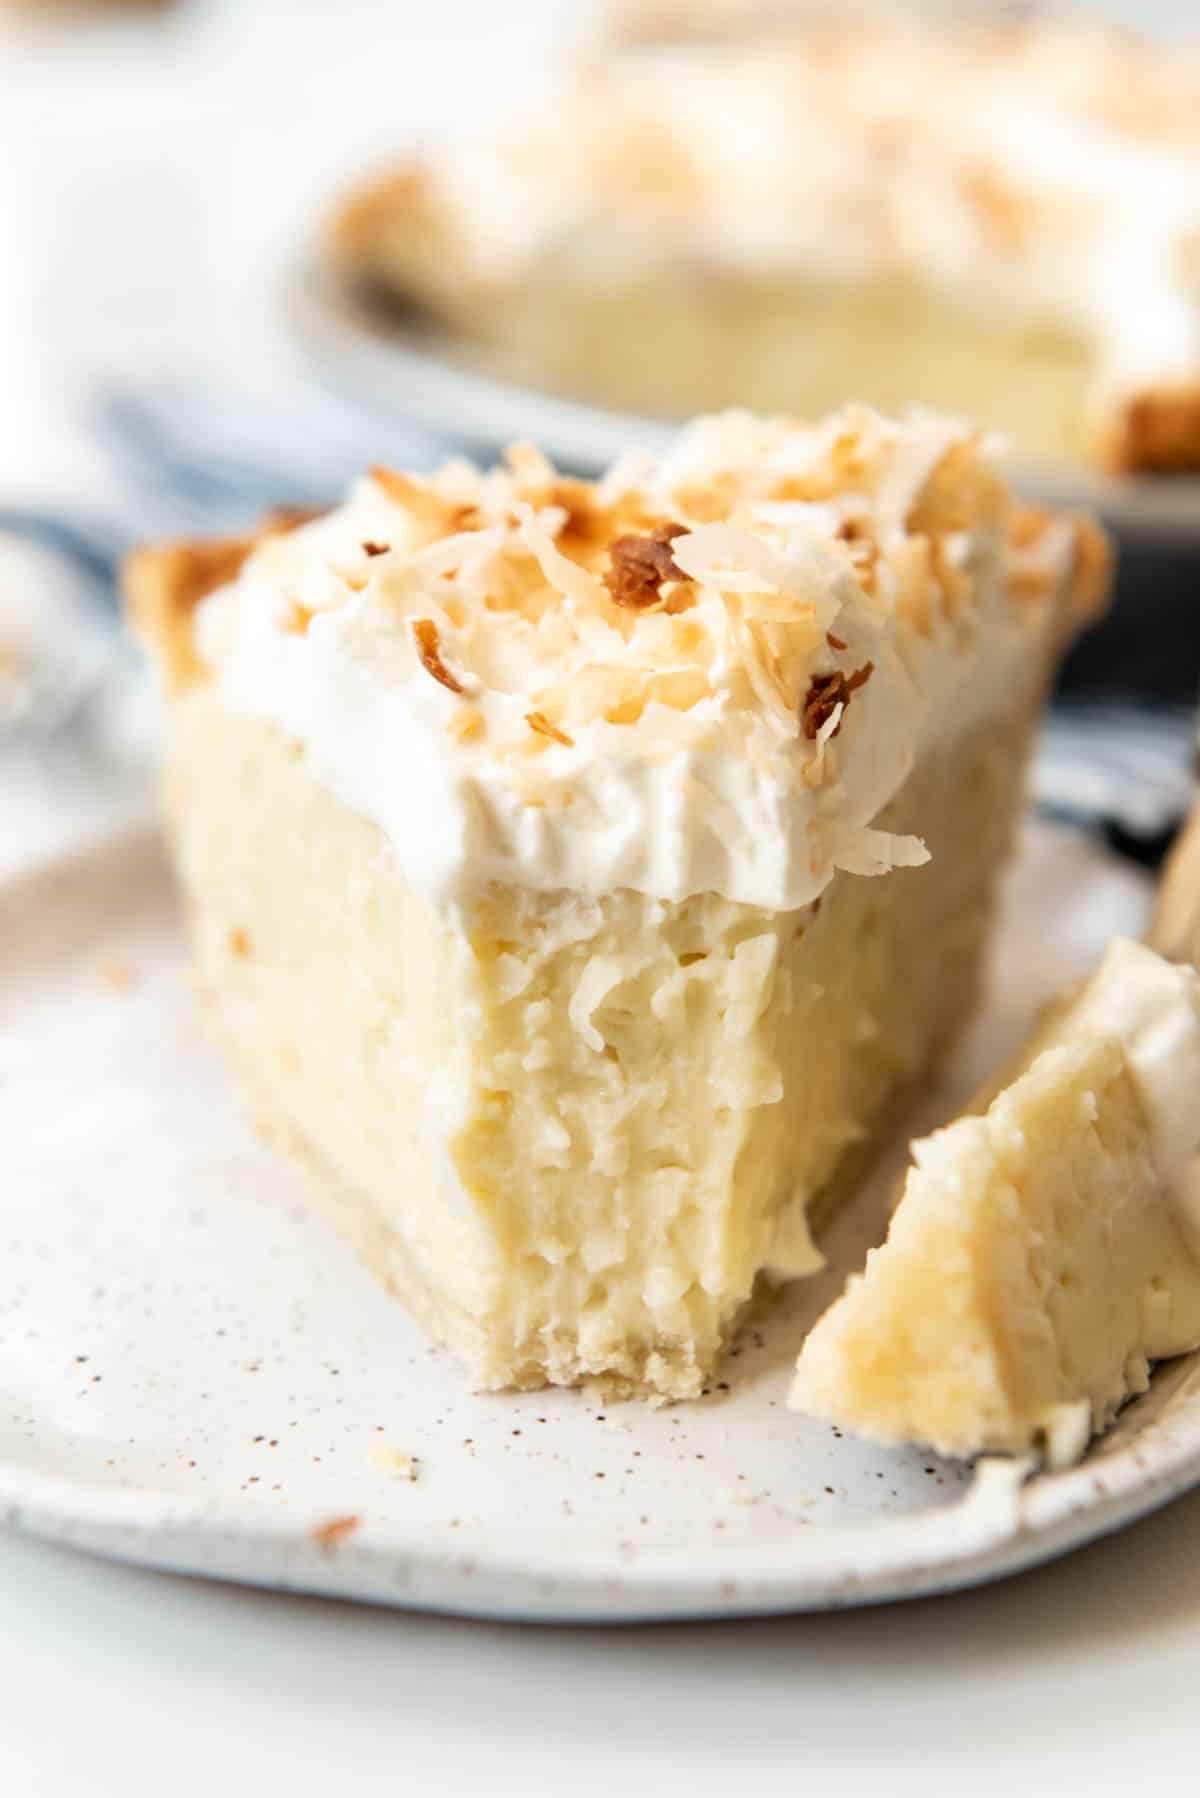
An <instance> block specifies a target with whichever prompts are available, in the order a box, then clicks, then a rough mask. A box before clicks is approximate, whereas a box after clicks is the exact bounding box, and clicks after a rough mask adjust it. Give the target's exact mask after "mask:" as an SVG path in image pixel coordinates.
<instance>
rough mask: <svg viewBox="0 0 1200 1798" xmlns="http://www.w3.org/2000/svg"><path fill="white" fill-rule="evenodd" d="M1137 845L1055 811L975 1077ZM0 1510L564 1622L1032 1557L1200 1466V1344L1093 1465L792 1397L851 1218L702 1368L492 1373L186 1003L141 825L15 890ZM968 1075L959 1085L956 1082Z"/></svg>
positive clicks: (1129, 877)
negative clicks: (506, 1388)
mask: <svg viewBox="0 0 1200 1798" xmlns="http://www.w3.org/2000/svg"><path fill="white" fill-rule="evenodd" d="M1144 904H1145V896H1144V891H1143V888H1142V885H1141V882H1140V880H1139V878H1138V877H1137V876H1136V875H1134V874H1132V873H1130V872H1129V871H1127V870H1126V869H1125V868H1123V867H1122V866H1120V865H1118V864H1117V863H1115V862H1113V861H1111V860H1109V859H1108V858H1107V857H1105V856H1104V855H1103V853H1102V852H1101V851H1100V850H1098V849H1096V848H1094V847H1092V846H1091V845H1089V844H1088V843H1087V842H1085V841H1084V840H1083V839H1082V838H1080V837H1076V836H1072V835H1069V834H1066V833H1064V832H1058V831H1052V830H1050V829H1049V828H1048V827H1045V826H1038V827H1034V828H1033V829H1032V830H1031V832H1030V833H1029V835H1028V836H1027V838H1026V842H1025V845H1024V851H1023V855H1022V858H1021V861H1020V864H1019V867H1018V870H1017V873H1016V876H1015V878H1014V881H1013V883H1012V886H1011V890H1010V893H1009V903H1008V908H1007V918H1006V924H1005V928H1004V931H1003V937H1002V941H1001V944H1000V949H999V962H998V969H997V979H996V982H995V989H994V990H995V991H996V993H997V995H999V997H998V999H997V1002H996V1003H995V1004H994V1005H993V1006H992V1008H991V1010H990V1012H989V1014H988V1016H987V1018H986V1019H985V1020H984V1022H983V1024H982V1026H981V1028H980V1029H979V1031H978V1032H977V1033H976V1036H975V1038H974V1040H973V1042H972V1043H971V1044H970V1046H969V1048H968V1051H967V1052H966V1053H965V1054H964V1056H963V1057H962V1060H961V1063H960V1065H959V1066H958V1067H957V1068H956V1070H955V1079H954V1086H955V1088H956V1089H961V1088H965V1087H967V1086H969V1085H970V1084H971V1083H972V1082H973V1080H974V1079H975V1077H976V1075H977V1074H978V1073H979V1071H980V1069H981V1067H982V1066H983V1065H985V1064H986V1063H988V1062H989V1061H991V1060H993V1059H994V1057H995V1056H996V1055H997V1054H999V1053H1001V1052H1004V1051H1006V1050H1007V1049H1008V1048H1009V1047H1010V1046H1011V1045H1012V1044H1013V1043H1014V1042H1015V1040H1016V1039H1017V1037H1018V1035H1019V1033H1020V1032H1021V1030H1022V1029H1023V1027H1024V1024H1025V1022H1026V1020H1027V1018H1028V1016H1029V1013H1030V1011H1031V1009H1032V1006H1033V1004H1034V1002H1035V1000H1036V999H1037V998H1038V997H1039V996H1040V995H1041V994H1043V993H1045V992H1046V991H1048V990H1049V989H1051V988H1052V987H1054V986H1056V985H1058V984H1059V983H1061V981H1063V980H1065V979H1068V978H1070V977H1071V976H1072V975H1074V974H1075V973H1076V972H1078V971H1082V970H1083V969H1084V968H1086V967H1087V966H1089V965H1090V964H1091V962H1092V961H1093V960H1094V959H1095V956H1096V954H1097V953H1098V950H1099V948H1100V946H1101V944H1102V942H1103V941H1104V939H1105V938H1106V937H1107V935H1108V934H1109V933H1110V932H1111V931H1113V930H1117V929H1125V930H1129V929H1135V930H1136V929H1137V928H1139V927H1140V924H1141V920H1142V914H1143V909H1144ZM0 958H2V960H0V1140H2V1141H3V1143H4V1175H3V1185H2V1189H0V1190H2V1212H0V1243H2V1247H0V1514H3V1515H4V1516H6V1517H7V1518H8V1519H9V1521H10V1522H11V1523H13V1524H14V1525H16V1526H17V1527H19V1528H22V1529H26V1530H29V1531H32V1532H34V1533H36V1534H39V1535H42V1536H45V1537H49V1538H52V1539H54V1540H57V1541H61V1542H66V1543H70V1544H73V1545H75V1546H77V1547H80V1548H84V1549H89V1550H92V1551H95V1552H97V1553H101V1554H107V1555H113V1556H118V1557H121V1558H124V1559H128V1560H131V1561H138V1562H142V1563H145V1564H147V1565H151V1566H159V1567H168V1568H175V1569H182V1570H185V1571H188V1572H193V1573H203V1574H210V1575H217V1576H221V1577H225V1578H229V1579H236V1580H245V1581H253V1582H257V1583H261V1584H263V1585H268V1586H279V1587H292V1588H303V1589H307V1590H312V1591H318V1592H327V1593H338V1594H342V1595H345V1596H349V1597H355V1598H363V1599H371V1600H376V1601H379V1602H383V1603H392V1604H402V1605H419V1606H428V1607H433V1608H436V1609H440V1610H446V1611H459V1612H466V1613H476V1614H490V1615H503V1616H511V1617H527V1618H548V1619H559V1620H585V1619H609V1620H626V1619H633V1618H662V1617H682V1616H697V1615H716V1614H737V1613H750V1612H766V1611H783V1610H790V1609H802V1608H818V1607H823V1606H834V1605H846V1604H854V1603H860V1602H865V1601H868V1600H876V1599H887V1598H898V1597H903V1596H910V1595H914V1594H917V1593H922V1592H929V1591H932V1590H937V1589H946V1588H949V1587H953V1586H956V1585H963V1584H967V1583H971V1582H976V1581H979V1580H983V1579H988V1578H991V1577H993V1576H995V1575H997V1574H1001V1573H1005V1572H1010V1571H1012V1570H1013V1569H1015V1568H1018V1567H1023V1566H1026V1565H1028V1564H1029V1563H1031V1562H1035V1561H1038V1560H1041V1559H1044V1558H1046V1557H1048V1556H1051V1555H1054V1554H1057V1553H1060V1552H1061V1551H1062V1550H1064V1549H1067V1548H1069V1547H1072V1546H1073V1545H1075V1544H1077V1543H1079V1542H1082V1541H1085V1540H1087V1539H1088V1538H1090V1537H1093V1536H1095V1535H1097V1534H1099V1533H1101V1532H1103V1531H1105V1530H1110V1529H1113V1528H1115V1527H1116V1526H1117V1525H1119V1524H1121V1523H1124V1522H1127V1521H1128V1520H1129V1519H1131V1518H1133V1517H1136V1516H1138V1515H1139V1514H1140V1513H1142V1512H1144V1511H1146V1510H1148V1509H1149V1508H1151V1507H1152V1506H1154V1505H1156V1504H1159V1503H1161V1502H1162V1501H1163V1500H1165V1499H1167V1498H1169V1497H1170V1496H1171V1495H1172V1494H1174V1493H1176V1492H1179V1491H1182V1490H1183V1488H1184V1487H1185V1486H1187V1485H1188V1484H1190V1483H1193V1482H1196V1481H1200V1368H1196V1367H1194V1366H1193V1365H1192V1364H1191V1363H1188V1362H1180V1363H1177V1364H1175V1365H1174V1366H1172V1367H1170V1368H1167V1369H1165V1370H1164V1371H1163V1372H1161V1373H1160V1374H1159V1376H1158V1377H1157V1379H1156V1380H1155V1382H1154V1385H1153V1388H1152V1390H1151V1392H1150V1393H1149V1394H1148V1395H1147V1396H1146V1397H1145V1398H1143V1399H1142V1400H1140V1401H1139V1402H1138V1403H1137V1404H1135V1405H1133V1406H1131V1407H1130V1408H1129V1409H1128V1410H1127V1411H1126V1413H1125V1414H1124V1416H1123V1417H1122V1419H1121V1421H1120V1423H1119V1426H1118V1427H1117V1428H1116V1429H1115V1430H1114V1431H1113V1433H1112V1434H1111V1435H1110V1437H1109V1438H1108V1439H1107V1441H1106V1442H1104V1443H1103V1444H1102V1445H1101V1446H1100V1447H1099V1448H1097V1449H1096V1450H1095V1451H1094V1452H1093V1454H1092V1455H1091V1456H1090V1457H1089V1459H1088V1460H1087V1462H1086V1463H1085V1464H1084V1465H1083V1466H1082V1467H1080V1468H1078V1469H1076V1470H1075V1471H1072V1472H1069V1473H1066V1474H1059V1475H1054V1476H1043V1477H1035V1478H1033V1479H1031V1480H1029V1481H1028V1482H1026V1483H1024V1484H1022V1481H1021V1473H1020V1470H1019V1469H1016V1468H1014V1466H1013V1465H1012V1464H1011V1463H1002V1462H993V1463H989V1464H987V1465H986V1467H985V1469H984V1473H983V1477H982V1478H979V1477H977V1476H976V1475H975V1474H973V1473H972V1471H971V1470H968V1469H965V1468H962V1467H958V1466H954V1465H951V1464H948V1463H945V1462H941V1461H938V1460H936V1459H934V1458H932V1457H930V1456H929V1455H927V1454H922V1453H919V1452H915V1451H914V1452H908V1453H893V1452H883V1451H880V1450H877V1449H873V1448H870V1447H867V1446H864V1445H862V1444H860V1443H857V1442H853V1441H850V1440H847V1439H842V1438H839V1437H838V1435H837V1434H836V1432H834V1431H832V1430H830V1429H829V1428H828V1427H826V1426H824V1425H819V1424H816V1423H813V1422H810V1421H808V1420H806V1419H803V1418H800V1417H795V1416H793V1415H791V1414H790V1413H788V1412H787V1411H786V1410H785V1408H784V1395H785V1392H786V1390H787V1385H788V1375H789V1370H790V1368H791V1365H792V1361H793V1359H794V1356H795V1353H796V1349H797V1346H798V1344H799V1342H800V1339H801V1337H802V1336H803V1334H804V1331H805V1329H806V1327H807V1326H808V1324H809V1322H810V1321H811V1320H812V1318H813V1317H814V1316H815V1315H816V1313H817V1312H818V1311H819V1310H820V1309H821V1308H822V1307H823V1306H824V1305H825V1304H826V1303H827V1302H828V1300H829V1298H830V1296H831V1295H832V1293H833V1291H834V1289H835V1286H836V1284H837V1282H838V1281H839V1280H840V1278H841V1275H842V1271H843V1270H844V1269H845V1268H846V1267H847V1266H848V1265H851V1264H852V1263H853V1262H854V1260H855V1259H856V1258H858V1257H860V1256H861V1254H862V1252H863V1248H864V1243H865V1239H866V1235H867V1234H868V1233H869V1231H870V1230H871V1229H873V1228H875V1227H877V1226H876V1222H875V1220H876V1219H877V1218H878V1216H879V1215H880V1201H879V1195H880V1193H882V1192H884V1191H885V1190H887V1189H888V1187H889V1186H890V1183H891V1181H892V1180H893V1179H894V1175H895V1168H896V1161H895V1159H893V1164H892V1166H891V1168H889V1169H884V1170H881V1172H880V1175H879V1177H878V1178H877V1179H876V1180H875V1181H874V1182H873V1183H872V1188H871V1191H870V1192H868V1193H864V1195H863V1201H862V1204H861V1205H860V1206H859V1207H858V1208H857V1209H856V1212H855V1215H854V1218H853V1220H847V1221H846V1223H845V1224H844V1225H843V1226H842V1228H841V1230H840V1232H839V1234H838V1236H837V1238H836V1239H835V1240H834V1241H833V1242H832V1243H831V1245H829V1246H830V1250H831V1255H832V1259H833V1262H834V1271H832V1272H831V1273H830V1274H829V1275H828V1276H823V1277H822V1278H820V1279H818V1280H816V1281H814V1282H811V1283H809V1284H807V1285H801V1286H798V1287H796V1288H795V1289H794V1290H793V1293H792V1295H791V1296H790V1297H789V1298H787V1299H786V1300H785V1301H783V1302H781V1304H780V1305H779V1307H778V1309H777V1310H776V1311H775V1312H774V1313H773V1314H772V1315H771V1316H770V1317H769V1318H767V1319H766V1320H765V1321H764V1322H762V1323H761V1324H760V1325H759V1327H758V1328H757V1329H756V1330H755V1331H753V1332H751V1333H749V1334H748V1335H747V1336H746V1337H745V1339H744V1340H743V1341H742V1342H741V1343H740V1344H738V1345H737V1346H736V1347H735V1348H734V1350H733V1352H732V1354H731V1355H730V1357H729V1358H728V1359H727V1361H726V1363H725V1365H724V1366H723V1368H722V1369H721V1371H720V1374H719V1376H718V1377H717V1379H716V1381H715V1383H714V1386H713V1389H712V1391H711V1392H710V1393H709V1394H708V1395H707V1396H706V1397H705V1398H704V1399H703V1400H701V1401H699V1402H697V1403H695V1404H692V1405H681V1406H677V1407H674V1408H668V1409H664V1410H659V1411H652V1410H649V1409H647V1408H644V1407H642V1406H638V1405H616V1406H612V1407H609V1408H607V1409H606V1408H604V1407H603V1406H600V1405H598V1404H597V1403H596V1402H594V1401H593V1400H591V1399H589V1398H588V1397H587V1396H585V1395H583V1394H581V1393H567V1392H546V1393H528V1394H523V1395H521V1396H518V1397H506V1396H496V1395H493V1396H486V1397H481V1396H479V1395H477V1394H473V1393H471V1392H470V1391H468V1389H467V1387H466V1385H465V1383H464V1380H463V1377H462V1374H461V1372H460V1370H459V1368H458V1367H457V1366H456V1365H455V1364H454V1362H453V1361H451V1360H450V1359H449V1358H448V1357H447V1356H445V1355H443V1354H441V1353H440V1352H438V1351H437V1350H435V1349H433V1348H431V1347H430V1346H429V1345H428V1344H427V1343H426V1342H425V1341H424V1340H423V1339H422V1337H421V1336H420V1334H419V1333H418V1332H417V1331H416V1329H415V1328H414V1327H413V1326H412V1325H411V1324H410V1323H409V1321H408V1319H407V1318H406V1317H405V1315H404V1313H403V1312H402V1311H401V1310H400V1308H399V1307H398V1306H397V1305H396V1304H395V1303H394V1302H393V1301H391V1300H390V1299H389V1298H388V1297H387V1296H386V1295H385V1294H384V1293H383V1292H381V1291H380V1290H379V1289H378V1288H377V1287H376V1286H375V1285H374V1284H373V1283H372V1281H371V1280H370V1279H369V1278H368V1277H367V1275H366V1274H365V1273H364V1272H363V1271H362V1269H361V1268H360V1267H359V1266H358V1265H357V1263H356V1262H355V1261H354V1259H353V1257H352V1256H351V1255H350V1253H349V1252H348V1251H347V1250H346V1249H344V1248H343V1246H342V1245H341V1243H340V1242H339V1241H338V1240H337V1238H336V1237H334V1236H333V1235H332V1234H331V1232H330V1231H329V1230H328V1228H327V1227H326V1226H325V1224H323V1223H322V1222H321V1221H320V1220H318V1219H317V1218H315V1217H313V1216H311V1215H309V1214H308V1212H307V1211H306V1210H305V1208H304V1206H303V1205H302V1203H301V1200H300V1194H299V1191H298V1188H297V1185H296V1183H295V1181H294V1179H293V1177H292V1175H291V1173H290V1171H289V1170H288V1169H287V1168H286V1167H283V1166H280V1165H278V1164H277V1163H276V1161H275V1160H274V1159H273V1158H272V1157H271V1156H270V1155H269V1154H268V1153H267V1151H266V1150H265V1149H263V1148H260V1147H259V1146H258V1145H257V1144H256V1143H255V1141H254V1140H253V1138H252V1137H251V1136H250V1134H249V1133H248V1131H247V1129H246V1127H245V1125H244V1124H243V1122H242V1121H241V1119H240V1118H239V1116H238V1113H237V1111H236V1108H235V1106H234V1104H233V1102H232V1100H231V1097H230V1093H229V1090H228V1087H227V1084H226V1081H225V1078H224V1075H223V1073H222V1070H221V1068H220V1067H219V1066H218V1065H217V1063H216V1062H215V1060H214V1059H213V1058H212V1057H211V1056H210V1055H209V1053H208V1050H207V1049H206V1047H205V1045H204V1043H203V1041H202V1040H201V1038H200V1035H199V1033H198V1029H197V1024H196V1020H195V1017H194V1016H193V1010H192V1005H191V1002H190V1000H189V996H188V994H187V992H186V990H185V986H184V980H183V970H184V957H183V946H182V942H181V939H180V935H179V929H178V922H177V917H176V910H175V905H174V901H173V896H172V890H171V885H170V881H169V879H168V876H167V873H166V870H165V868H164V866H163V863H162V860H161V857H160V854H159V850H158V848H157V846H156V844H155V842H154V841H153V839H152V838H150V837H142V836H138V837H133V838H126V839H123V840H121V841H118V842H113V843H111V844H109V845H108V846H107V847H104V848H102V849H101V850H99V851H93V852H91V853H90V854H88V855H87V856H86V857H83V858H79V859H75V860H72V861H68V862H63V863H59V864H56V865H54V866H52V867H50V868H48V869H44V870H43V871H42V872H40V873H38V874H36V875H30V876H27V877H25V878H24V879H19V880H17V881H15V882H10V883H9V884H8V886H7V888H5V889H3V890H2V891H0ZM957 1096H958V1092H957V1090H956V1091H954V1092H952V1091H950V1090H949V1089H947V1090H945V1091H943V1092H942V1093H940V1094H939V1095H938V1097H937V1100H936V1103H934V1104H932V1105H931V1111H930V1112H929V1113H927V1114H926V1115H925V1116H924V1117H923V1118H922V1119H921V1120H920V1121H921V1123H922V1124H928V1123H929V1122H931V1121H933V1120H932V1113H933V1112H935V1111H938V1110H940V1111H941V1112H943V1113H944V1112H945V1111H946V1110H948V1109H949V1108H950V1107H951V1106H952V1105H953V1104H954V1102H955V1100H956V1098H957Z"/></svg>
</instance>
